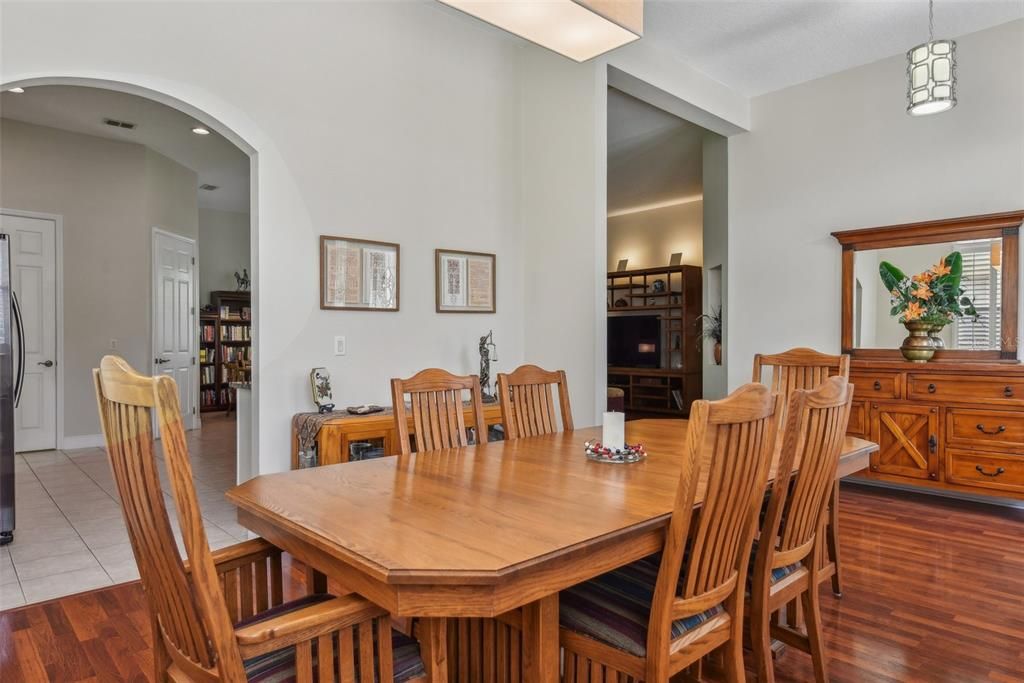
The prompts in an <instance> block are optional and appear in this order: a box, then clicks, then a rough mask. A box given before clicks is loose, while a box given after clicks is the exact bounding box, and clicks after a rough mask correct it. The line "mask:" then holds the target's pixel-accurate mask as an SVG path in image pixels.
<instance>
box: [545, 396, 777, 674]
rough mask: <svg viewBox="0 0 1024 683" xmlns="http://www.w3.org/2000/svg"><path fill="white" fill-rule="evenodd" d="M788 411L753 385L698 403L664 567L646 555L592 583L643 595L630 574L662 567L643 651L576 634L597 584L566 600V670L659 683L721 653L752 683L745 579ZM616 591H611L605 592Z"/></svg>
mask: <svg viewBox="0 0 1024 683" xmlns="http://www.w3.org/2000/svg"><path fill="white" fill-rule="evenodd" d="M781 411H782V404H781V397H779V396H778V395H777V394H775V393H773V392H771V391H770V390H769V389H768V388H767V387H765V386H763V385H760V384H748V385H746V386H744V387H741V388H740V389H738V390H736V391H735V392H734V393H733V394H731V395H730V396H728V397H727V398H725V399H722V400H720V401H713V402H709V401H695V402H694V404H693V406H692V408H691V413H690V424H689V428H688V432H687V437H686V443H685V445H683V451H684V453H683V466H682V471H681V474H680V478H679V485H678V492H677V494H676V502H675V506H674V509H673V512H672V518H671V521H670V523H669V527H668V530H667V532H666V535H665V546H664V549H663V551H662V553H661V556H660V560H658V559H656V558H657V556H655V558H647V559H645V560H641V561H640V562H639V563H634V564H633V565H629V566H627V567H625V568H622V569H618V570H615V571H613V572H611V573H609V574H606V575H603V576H602V577H598V579H594V580H592V582H594V581H597V582H604V583H605V585H608V586H614V585H615V583H616V581H622V582H623V585H627V586H629V589H628V590H626V589H623V590H622V591H621V594H627V593H629V594H636V593H637V592H639V589H637V584H638V576H641V575H642V574H640V573H631V572H638V571H639V570H636V569H634V568H638V567H641V566H642V564H643V563H653V562H656V563H657V579H656V583H655V584H654V586H653V599H652V602H651V606H650V616H649V621H648V622H647V631H646V643H645V647H644V648H643V654H642V655H640V654H636V653H634V652H629V651H627V650H626V649H623V648H622V647H618V646H616V645H613V644H611V643H610V642H606V640H601V639H598V638H596V637H593V636H592V635H588V634H587V633H585V632H584V631H585V630H586V629H585V628H582V629H581V628H578V626H580V625H582V624H583V623H584V622H578V623H576V624H574V623H573V621H572V617H571V616H570V614H569V609H571V608H572V607H573V604H574V603H573V599H574V593H575V592H576V591H581V592H579V593H576V595H581V596H585V595H587V594H588V591H589V590H590V587H588V585H587V584H588V583H591V582H587V583H584V584H581V586H577V587H574V588H571V589H569V590H568V591H565V592H563V593H562V596H561V600H562V603H563V604H562V608H561V610H562V614H561V622H562V628H561V629H560V636H561V643H562V646H563V647H564V648H565V657H566V658H565V667H566V671H567V672H569V671H573V672H592V671H596V672H598V676H599V677H598V678H594V677H593V675H592V674H590V673H585V674H583V678H582V680H583V681H586V680H588V677H589V680H590V681H622V680H624V679H625V678H626V677H631V680H636V681H640V680H645V681H649V682H650V683H661V682H662V681H667V680H669V677H670V676H673V675H675V674H676V673H678V672H679V671H681V670H683V669H685V668H686V667H688V666H690V665H691V664H693V663H695V662H697V660H699V659H701V658H702V657H704V656H705V655H707V654H709V653H710V652H712V651H714V650H716V649H718V648H722V652H723V654H724V660H725V673H726V676H727V680H729V681H742V680H744V669H743V606H744V593H745V590H746V577H747V571H748V567H749V564H750V551H751V546H752V544H753V540H754V535H755V532H756V526H757V520H758V514H759V512H760V509H761V501H762V498H763V495H764V490H765V486H766V484H767V481H768V476H769V471H770V466H771V462H772V457H773V454H774V451H775V440H776V431H777V428H776V425H777V419H778V416H779V415H780V414H781ZM702 488H703V489H704V491H705V496H704V502H703V505H702V507H701V510H700V513H699V514H694V511H693V508H694V502H695V500H696V499H697V493H698V490H699V489H702ZM616 576H618V577H622V578H621V579H616V578H614V577H616ZM609 577H613V578H609ZM592 585H594V584H592ZM618 593H619V592H618V591H616V590H615V589H614V588H613V589H612V590H611V592H609V593H607V595H609V596H614V595H616V594H618ZM594 604H597V603H594ZM588 609H589V607H588V608H584V609H582V610H581V613H583V612H585V611H586V610H588ZM609 614H614V615H617V616H616V617H615V618H618V615H621V614H622V613H621V612H619V611H618V607H613V608H612V609H611V611H610V612H609ZM588 618H590V619H591V620H592V621H599V619H600V618H599V617H588ZM683 620H696V621H697V623H696V624H693V623H692V622H691V624H690V625H689V626H687V627H686V629H685V630H684V631H683V633H682V634H681V635H677V636H676V637H673V636H672V629H673V628H674V627H675V626H676V625H678V624H680V623H681V622H682V621H683ZM674 622H675V624H674ZM610 623H614V620H613V621H612V622H610ZM601 676H603V678H601ZM566 680H567V681H577V680H580V679H579V676H578V674H577V673H573V674H572V676H570V675H569V674H568V673H567V675H566Z"/></svg>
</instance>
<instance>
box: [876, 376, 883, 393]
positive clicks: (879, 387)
mask: <svg viewBox="0 0 1024 683" xmlns="http://www.w3.org/2000/svg"><path fill="white" fill-rule="evenodd" d="M881 390H882V383H881V382H879V381H878V380H877V379H876V380H875V391H881Z"/></svg>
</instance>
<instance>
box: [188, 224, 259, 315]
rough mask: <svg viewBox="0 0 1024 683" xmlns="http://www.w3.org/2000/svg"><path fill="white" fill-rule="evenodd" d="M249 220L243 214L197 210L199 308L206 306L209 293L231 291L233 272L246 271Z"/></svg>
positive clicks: (208, 300)
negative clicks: (244, 269) (223, 290)
mask: <svg viewBox="0 0 1024 683" xmlns="http://www.w3.org/2000/svg"><path fill="white" fill-rule="evenodd" d="M249 229H250V218H249V214H247V213H238V212H237V211H219V210H217V209H199V305H200V306H204V305H206V304H208V303H210V292H211V291H217V290H222V289H227V290H234V289H235V287H236V284H237V283H236V282H235V271H237V272H238V273H239V274H241V272H242V269H243V268H246V269H249V270H250V276H251V274H252V273H251V269H252V263H251V261H250V256H249V254H250V251H249Z"/></svg>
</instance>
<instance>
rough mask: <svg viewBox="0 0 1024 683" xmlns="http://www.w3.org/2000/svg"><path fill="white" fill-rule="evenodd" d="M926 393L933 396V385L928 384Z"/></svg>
mask: <svg viewBox="0 0 1024 683" xmlns="http://www.w3.org/2000/svg"><path fill="white" fill-rule="evenodd" d="M928 393H929V394H934V393H935V385H934V384H929V385H928Z"/></svg>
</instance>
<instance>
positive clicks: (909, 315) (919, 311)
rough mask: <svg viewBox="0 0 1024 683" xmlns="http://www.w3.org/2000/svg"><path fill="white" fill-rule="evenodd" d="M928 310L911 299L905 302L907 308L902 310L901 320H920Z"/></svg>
mask: <svg viewBox="0 0 1024 683" xmlns="http://www.w3.org/2000/svg"><path fill="white" fill-rule="evenodd" d="M927 312H928V309H927V308H924V307H923V306H921V304H919V303H917V302H916V301H911V302H910V303H909V304H907V310H906V311H904V312H903V320H904V321H906V322H910V321H912V320H920V319H921V316H923V315H924V314H925V313H927Z"/></svg>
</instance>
